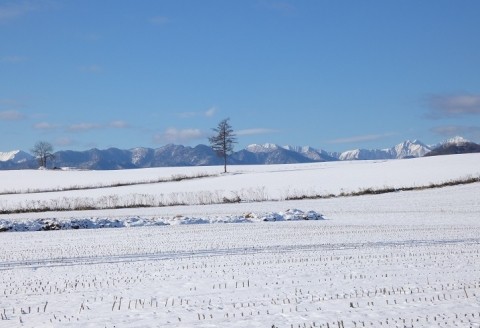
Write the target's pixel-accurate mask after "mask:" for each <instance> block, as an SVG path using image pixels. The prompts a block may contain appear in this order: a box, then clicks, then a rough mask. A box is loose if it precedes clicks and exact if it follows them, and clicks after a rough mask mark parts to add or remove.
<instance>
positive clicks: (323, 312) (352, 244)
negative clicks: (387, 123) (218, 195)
mask: <svg viewBox="0 0 480 328" xmlns="http://www.w3.org/2000/svg"><path fill="white" fill-rule="evenodd" d="M479 160H480V156H479V155H478V154H468V155H454V156H437V157H428V158H420V159H408V160H392V161H367V162H357V161H356V162H335V163H315V164H302V165H270V166H269V165H266V166H251V167H244V166H242V167H229V170H230V173H229V174H218V175H215V176H211V177H204V178H201V179H193V180H182V181H172V182H162V183H152V184H143V185H132V186H125V187H118V188H102V189H91V190H83V191H82V190H72V191H64V192H48V193H37V194H28V193H24V194H15V195H0V206H1V208H5V206H7V205H8V206H14V205H15V204H17V205H18V204H21V203H22V202H25V201H33V200H38V199H48V198H50V199H58V198H61V197H69V198H71V199H74V197H80V196H82V197H83V196H84V193H87V194H89V196H90V197H92V198H93V199H97V200H98V199H99V197H102V195H108V194H112V193H115V194H119V195H132V194H136V193H146V194H149V195H155V194H159V193H167V194H168V193H174V192H179V191H180V190H183V191H184V192H185V191H188V192H192V193H193V192H197V193H198V192H207V191H209V190H223V191H224V192H229V191H237V192H239V191H241V190H242V189H243V190H249V189H251V190H252V191H255V190H259V189H262V190H263V192H264V193H265V194H266V195H267V197H266V198H269V199H270V201H265V202H242V203H231V204H209V205H183V206H165V207H152V208H125V209H104V210H88V211H71V212H68V211H66V212H44V213H23V214H21V213H20V214H12V215H1V216H0V220H2V221H1V222H3V223H5V222H8V224H13V223H15V224H18V225H19V226H20V225H22V224H23V225H24V226H27V227H34V226H35V225H37V228H39V227H41V226H45V223H46V222H47V223H48V224H50V226H51V227H55V226H56V225H58V224H69V223H70V224H71V223H77V224H79V223H81V222H83V224H85V225H86V228H91V229H78V230H74V229H67V230H59V231H27V232H11V233H2V234H0V237H1V238H0V248H1V249H2V252H0V271H1V275H0V277H1V278H0V294H1V295H2V298H0V315H1V317H0V327H2V328H3V327H52V326H62V327H289V328H290V327H292V326H293V327H346V328H350V327H352V328H353V327H363V326H365V327H415V328H418V327H455V326H457V327H480V305H479V304H480V284H479V281H478V272H479V270H480V262H479V261H478V256H479V252H480V248H479V245H480V237H479V236H480V221H479V220H478V218H479V217H480V199H479V197H478V195H479V193H480V183H479V182H476V183H470V184H464V185H457V186H450V187H443V188H434V189H423V190H416V191H403V192H393V193H387V194H381V195H365V196H358V197H336V198H329V199H310V200H295V201H285V200H283V199H281V197H279V195H282V194H284V193H285V192H286V190H287V191H288V190H290V192H291V193H295V192H294V190H297V191H298V192H299V191H308V190H310V189H314V190H315V191H324V192H326V193H335V192H338V191H342V190H343V191H346V190H359V189H365V188H377V187H384V186H422V185H428V184H430V183H438V182H445V181H451V180H456V179H459V178H464V177H467V176H470V177H475V176H479V173H480V169H479V167H478V162H479ZM221 169H222V168H218V167H211V168H163V169H144V170H128V171H106V172H95V171H68V172H60V171H41V172H39V171H8V172H0V181H2V185H1V187H0V189H1V190H2V191H7V190H18V191H20V192H25V191H27V189H35V188H57V187H60V188H66V187H68V186H74V185H83V186H92V185H107V184H109V183H111V182H119V181H130V182H134V181H139V180H142V181H143V180H153V179H154V178H158V177H170V176H172V175H175V174H187V175H194V174H195V173H198V172H207V173H209V174H214V173H215V172H219V171H221ZM25 180H27V181H25ZM277 197H279V198H277ZM288 209H289V210H288ZM320 213H321V216H320ZM305 218H309V219H311V220H305ZM226 222H228V223H232V224H224V223H226ZM189 223H190V224H189ZM199 223H200V224H199ZM108 225H112V226H115V227H119V228H117V229H94V228H98V227H101V226H103V227H106V226H108ZM29 229H30V228H29ZM32 229H33V228H32ZM20 230H21V229H20ZM33 230H35V229H33Z"/></svg>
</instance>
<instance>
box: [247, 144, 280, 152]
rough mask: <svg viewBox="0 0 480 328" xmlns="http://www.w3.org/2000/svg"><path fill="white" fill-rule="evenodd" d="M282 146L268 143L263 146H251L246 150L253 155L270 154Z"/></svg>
mask: <svg viewBox="0 0 480 328" xmlns="http://www.w3.org/2000/svg"><path fill="white" fill-rule="evenodd" d="M278 148H280V146H278V145H276V144H272V143H266V144H263V145H259V144H251V145H248V146H247V147H246V150H248V151H249V152H252V153H268V152H271V151H274V150H277V149H278Z"/></svg>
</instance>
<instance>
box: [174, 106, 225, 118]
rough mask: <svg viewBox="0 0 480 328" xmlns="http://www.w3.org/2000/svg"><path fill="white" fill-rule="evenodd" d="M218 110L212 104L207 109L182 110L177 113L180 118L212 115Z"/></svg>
mask: <svg viewBox="0 0 480 328" xmlns="http://www.w3.org/2000/svg"><path fill="white" fill-rule="evenodd" d="M217 111H218V109H217V107H215V106H212V107H210V108H209V109H207V110H205V111H201V112H183V113H180V114H178V116H179V117H180V118H192V117H200V116H202V117H213V116H214V115H215V113H216V112H217Z"/></svg>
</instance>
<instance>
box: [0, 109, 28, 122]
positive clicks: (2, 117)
mask: <svg viewBox="0 0 480 328" xmlns="http://www.w3.org/2000/svg"><path fill="white" fill-rule="evenodd" d="M23 119H25V115H23V114H22V113H21V112H19V111H17V110H5V111H2V112H0V121H20V120H23Z"/></svg>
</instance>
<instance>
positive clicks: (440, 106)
mask: <svg viewBox="0 0 480 328" xmlns="http://www.w3.org/2000/svg"><path fill="white" fill-rule="evenodd" d="M426 103H427V106H428V108H429V110H430V112H429V113H428V114H427V117H428V118H432V119H439V118H453V117H459V116H466V115H479V114H480V95H478V94H457V95H445V94H440V95H431V96H429V97H427V98H426Z"/></svg>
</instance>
